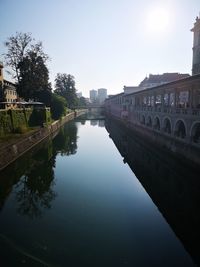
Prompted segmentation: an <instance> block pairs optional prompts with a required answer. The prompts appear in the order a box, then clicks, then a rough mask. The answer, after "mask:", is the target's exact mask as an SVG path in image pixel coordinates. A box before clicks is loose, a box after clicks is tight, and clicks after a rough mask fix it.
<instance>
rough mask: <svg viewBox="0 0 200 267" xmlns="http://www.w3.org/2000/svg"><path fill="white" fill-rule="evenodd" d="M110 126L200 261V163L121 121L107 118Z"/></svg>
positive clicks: (118, 144) (127, 158)
mask: <svg viewBox="0 0 200 267" xmlns="http://www.w3.org/2000/svg"><path fill="white" fill-rule="evenodd" d="M106 129H107V131H108V132H109V136H110V137H111V138H112V140H113V142H114V143H115V145H116V147H117V148H118V150H119V152H120V154H121V155H122V157H124V162H126V163H128V165H129V166H130V168H131V169H132V170H133V172H134V173H135V175H136V177H137V178H138V180H139V181H140V182H141V183H142V185H143V187H144V188H145V190H146V191H147V193H148V194H149V195H150V197H151V198H152V200H153V202H154V203H155V205H156V206H157V207H158V208H159V210H160V212H161V213H162V214H163V216H164V217H165V219H166V221H167V222H168V223H169V224H170V226H171V227H172V229H173V230H174V232H175V234H176V235H177V236H178V238H179V239H180V240H181V242H182V244H183V245H184V247H185V248H186V250H187V251H188V252H189V253H190V255H191V256H192V258H193V260H194V262H195V263H196V264H198V265H200V247H199V240H200V179H199V167H196V166H195V167H194V166H193V167H191V166H187V164H185V163H184V164H183V162H179V161H178V160H177V159H175V158H172V157H171V156H170V155H167V154H166V153H163V151H162V150H158V149H155V148H153V147H152V146H149V144H148V143H146V142H145V141H144V140H141V137H140V138H138V137H137V136H134V134H133V133H131V132H130V131H129V132H128V131H127V129H126V128H124V127H123V126H121V125H120V124H119V123H116V122H114V121H106Z"/></svg>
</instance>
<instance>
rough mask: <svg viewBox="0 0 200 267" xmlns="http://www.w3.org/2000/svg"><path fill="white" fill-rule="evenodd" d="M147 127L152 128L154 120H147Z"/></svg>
mask: <svg viewBox="0 0 200 267" xmlns="http://www.w3.org/2000/svg"><path fill="white" fill-rule="evenodd" d="M147 126H148V127H152V119H151V117H150V116H149V117H148V118H147Z"/></svg>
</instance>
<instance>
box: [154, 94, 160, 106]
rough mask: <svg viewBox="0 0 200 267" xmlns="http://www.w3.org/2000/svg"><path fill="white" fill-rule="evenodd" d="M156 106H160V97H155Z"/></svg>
mask: <svg viewBox="0 0 200 267" xmlns="http://www.w3.org/2000/svg"><path fill="white" fill-rule="evenodd" d="M155 104H156V105H161V95H157V96H156V103H155Z"/></svg>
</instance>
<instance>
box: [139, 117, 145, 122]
mask: <svg viewBox="0 0 200 267" xmlns="http://www.w3.org/2000/svg"><path fill="white" fill-rule="evenodd" d="M140 122H141V124H145V116H144V115H142V117H141V120H140Z"/></svg>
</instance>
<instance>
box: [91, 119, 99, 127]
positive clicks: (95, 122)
mask: <svg viewBox="0 0 200 267" xmlns="http://www.w3.org/2000/svg"><path fill="white" fill-rule="evenodd" d="M97 124H98V120H91V121H90V125H92V126H96V125H97Z"/></svg>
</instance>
